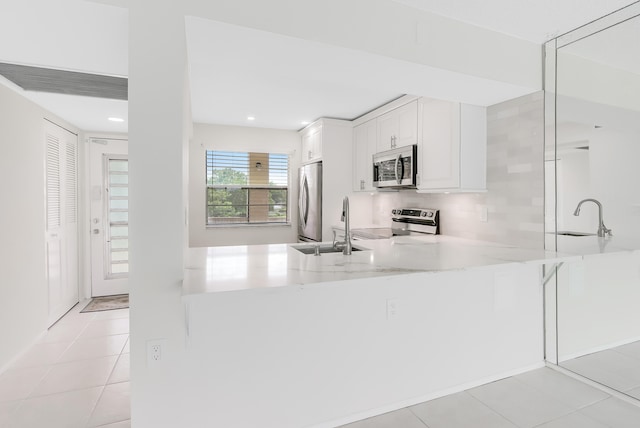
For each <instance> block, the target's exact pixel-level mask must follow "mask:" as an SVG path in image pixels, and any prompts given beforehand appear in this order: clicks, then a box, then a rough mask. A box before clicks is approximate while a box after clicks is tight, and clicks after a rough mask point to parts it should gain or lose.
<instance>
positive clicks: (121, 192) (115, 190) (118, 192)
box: [109, 186, 129, 197]
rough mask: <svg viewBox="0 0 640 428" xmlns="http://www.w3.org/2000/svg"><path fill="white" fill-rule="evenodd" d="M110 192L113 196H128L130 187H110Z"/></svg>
mask: <svg viewBox="0 0 640 428" xmlns="http://www.w3.org/2000/svg"><path fill="white" fill-rule="evenodd" d="M109 194H110V195H111V196H112V197H128V196H129V188H128V187H115V186H113V187H110V188H109Z"/></svg>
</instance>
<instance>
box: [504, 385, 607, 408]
mask: <svg viewBox="0 0 640 428" xmlns="http://www.w3.org/2000/svg"><path fill="white" fill-rule="evenodd" d="M567 377H569V378H571V377H570V376H567ZM514 379H515V380H516V381H518V382H520V383H522V384H523V385H527V386H528V387H529V388H532V389H534V390H536V391H538V392H540V393H542V394H544V395H545V396H546V397H548V398H551V399H552V400H554V401H558V402H560V403H562V404H564V405H565V406H567V407H569V408H571V409H573V410H574V411H573V412H570V413H569V414H571V413H574V412H577V411H580V410H581V409H584V408H585V407H589V406H592V405H594V404H597V403H600V402H602V401H604V400H606V399H608V398H611V396H609V397H605V398H601V399H599V400H596V401H594V402H593V403H589V404H585V405H582V406H579V407H574V406H572V405H571V404H569V403H567V402H565V401H564V400H562V399H561V398H558V397H556V396H554V395H551V394H549V393H548V392H547V391H546V390H544V389H540V388H538V387H537V386H535V385H531V384H529V383H527V382H525V381H523V380H520V379H516V378H514ZM588 386H590V385H588ZM601 392H605V391H601ZM605 393H606V392H605Z"/></svg>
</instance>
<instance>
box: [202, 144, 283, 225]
mask: <svg viewBox="0 0 640 428" xmlns="http://www.w3.org/2000/svg"><path fill="white" fill-rule="evenodd" d="M288 186H289V156H288V155H285V154H276V153H254V152H227V151H219V150H207V225H219V224H237V223H288V222H289V206H288V201H289V187H288Z"/></svg>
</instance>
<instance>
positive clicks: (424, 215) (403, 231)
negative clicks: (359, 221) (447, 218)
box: [351, 208, 440, 239]
mask: <svg viewBox="0 0 640 428" xmlns="http://www.w3.org/2000/svg"><path fill="white" fill-rule="evenodd" d="M423 233H426V234H431V235H437V234H439V233H440V213H439V211H438V210H434V209H426V208H400V209H394V210H392V211H391V227H375V228H366V229H352V230H351V235H352V237H353V239H385V238H391V237H394V236H402V235H412V234H416V235H419V234H423Z"/></svg>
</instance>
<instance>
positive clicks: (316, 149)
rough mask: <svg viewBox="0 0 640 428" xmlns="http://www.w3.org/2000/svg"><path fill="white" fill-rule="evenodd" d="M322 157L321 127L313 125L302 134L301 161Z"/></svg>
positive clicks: (310, 160) (311, 160)
mask: <svg viewBox="0 0 640 428" xmlns="http://www.w3.org/2000/svg"><path fill="white" fill-rule="evenodd" d="M321 159H322V128H320V127H318V126H314V127H312V128H309V129H308V130H306V131H305V133H304V134H302V162H303V163H307V162H314V161H318V160H321Z"/></svg>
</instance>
